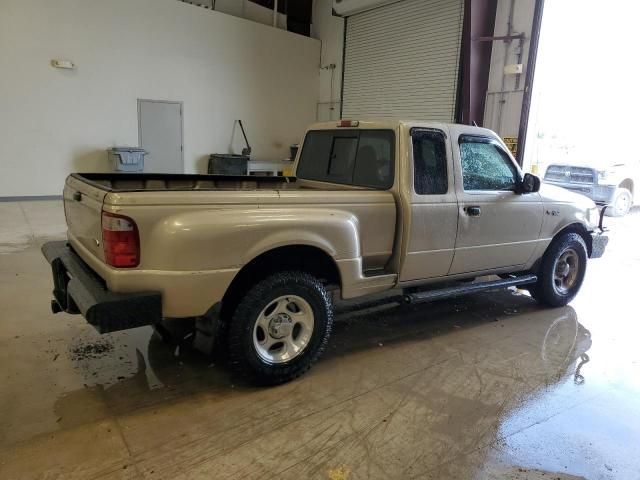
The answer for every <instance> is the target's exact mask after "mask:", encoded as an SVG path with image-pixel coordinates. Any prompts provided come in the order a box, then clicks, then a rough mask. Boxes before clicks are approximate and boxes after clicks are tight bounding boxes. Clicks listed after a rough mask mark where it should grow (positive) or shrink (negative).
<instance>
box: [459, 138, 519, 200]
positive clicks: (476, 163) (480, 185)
mask: <svg viewBox="0 0 640 480" xmlns="http://www.w3.org/2000/svg"><path fill="white" fill-rule="evenodd" d="M459 143H460V159H461V162H462V182H463V185H464V189H465V190H515V188H516V185H517V182H518V170H517V169H516V167H515V165H514V164H513V162H512V161H511V158H510V157H509V155H507V153H506V152H505V151H504V150H503V149H502V148H501V147H500V146H499V145H498V144H497V143H496V142H495V141H493V140H491V139H487V138H478V137H470V136H462V137H460V142H459Z"/></svg>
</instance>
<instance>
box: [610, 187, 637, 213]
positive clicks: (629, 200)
mask: <svg viewBox="0 0 640 480" xmlns="http://www.w3.org/2000/svg"><path fill="white" fill-rule="evenodd" d="M632 205H633V196H632V195H631V192H630V191H629V190H627V189H626V188H618V189H616V193H615V195H614V196H613V202H612V203H611V205H610V206H609V207H608V208H607V209H606V210H605V211H604V213H605V215H608V216H610V217H624V216H625V215H626V214H627V213H629V210H631V206H632Z"/></svg>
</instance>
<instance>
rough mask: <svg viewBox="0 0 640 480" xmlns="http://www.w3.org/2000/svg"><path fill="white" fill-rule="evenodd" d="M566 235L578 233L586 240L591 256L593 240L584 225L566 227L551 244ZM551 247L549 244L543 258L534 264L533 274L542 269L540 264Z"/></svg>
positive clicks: (573, 224)
mask: <svg viewBox="0 0 640 480" xmlns="http://www.w3.org/2000/svg"><path fill="white" fill-rule="evenodd" d="M565 233H577V234H578V235H580V236H581V237H582V239H583V240H584V243H585V245H586V246H587V256H588V257H590V256H591V250H592V248H593V244H592V239H591V235H590V234H589V232H588V231H587V229H586V228H585V226H584V225H582V224H581V223H572V224H571V225H567V226H566V227H564V228H563V229H562V230H560V231H559V232H558V233H556V234H555V235H554V236H553V239H552V240H551V242H553V240H555V239H556V238H558V237H559V236H560V235H564V234H565ZM550 246H551V243H549V246H548V247H547V249H546V250H545V251H544V253H543V254H542V256H541V257H540V258H539V259H538V260H536V261H535V263H534V264H533V267H531V271H532V272H534V273H535V272H537V271H538V269H539V268H540V264H541V263H542V258H543V257H544V256H545V255H546V254H547V250H549V247H550Z"/></svg>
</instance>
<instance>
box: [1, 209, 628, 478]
mask: <svg viewBox="0 0 640 480" xmlns="http://www.w3.org/2000/svg"><path fill="white" fill-rule="evenodd" d="M608 223H609V225H610V226H611V227H612V230H613V232H612V240H611V244H610V248H609V250H608V252H607V254H606V257H605V258H604V259H601V260H595V261H593V262H591V263H590V265H589V271H588V273H587V280H586V282H585V285H584V286H583V290H582V292H581V293H580V295H579V296H578V298H577V299H576V300H575V301H574V302H573V303H572V304H571V306H568V307H565V308H559V309H551V310H549V309H542V308H540V307H539V306H537V305H536V304H535V303H534V302H533V301H532V300H531V299H530V298H529V297H528V296H527V295H525V294H523V293H518V292H516V291H504V292H500V293H490V294H484V295H475V296H471V297H467V298H464V299H460V300H450V301H442V302H438V303H435V304H431V305H422V306H398V305H395V304H387V305H377V306H374V307H372V308H369V309H368V310H365V311H363V312H354V311H352V310H350V309H348V308H342V309H341V313H340V314H339V315H338V321H337V324H336V326H335V333H334V335H333V337H332V341H331V344H330V348H329V350H328V352H327V354H326V355H325V356H324V358H323V359H322V360H321V361H320V362H319V363H318V364H317V365H316V366H315V367H314V368H313V369H312V370H311V371H310V372H309V373H308V374H307V375H305V376H304V377H303V378H301V379H300V380H298V381H295V382H293V383H290V384H287V385H283V386H280V387H276V388H270V389H257V388H252V387H249V386H246V385H243V384H239V383H234V382H235V380H234V379H233V378H230V376H229V375H228V373H227V371H226V370H225V369H224V368H223V367H222V366H219V365H217V364H216V363H212V361H211V360H210V359H208V358H205V357H204V356H202V355H200V354H198V353H197V352H194V351H190V350H187V349H184V348H183V349H175V350H174V349H172V348H170V347H167V346H166V345H163V344H161V343H160V342H159V341H157V340H155V337H153V336H152V332H151V329H150V328H139V329H136V330H130V331H127V332H121V333H116V334H112V335H105V336H100V335H98V334H97V333H96V332H95V331H94V330H93V329H92V328H91V327H89V326H87V325H86V324H85V322H84V321H83V319H82V318H81V317H78V316H69V315H66V314H59V315H56V316H54V315H52V314H51V313H50V311H49V299H50V293H49V292H50V290H51V278H50V273H49V268H48V265H47V264H46V262H45V261H44V260H43V258H42V257H41V255H40V252H39V248H38V247H39V244H41V243H42V242H43V241H44V239H46V238H56V237H60V236H62V235H63V232H64V215H63V213H62V210H61V206H60V204H59V202H24V203H0V306H1V307H2V317H1V321H0V365H1V366H2V367H1V370H0V478H2V479H13V478H20V479H22V478H47V479H49V478H65V479H68V478H79V479H93V478H101V479H103V478H105V479H106V478H109V479H111V478H203V479H214V478H215V479H218V478H271V477H279V478H292V479H299V478H327V479H332V480H338V479H362V478H384V479H389V478H403V479H404V478H427V479H447V478H456V479H464V478H482V479H486V478H489V479H494V478H495V479H498V478H510V479H525V478H526V479H549V478H551V479H568V478H581V477H585V478H589V479H599V478H616V479H637V478H640V457H639V456H638V453H639V450H638V446H639V445H640V361H639V360H638V356H637V353H636V352H637V348H638V343H637V338H638V333H640V328H639V327H638V305H639V302H640V301H639V300H638V297H636V295H637V294H638V293H637V287H636V285H637V273H638V267H639V265H640V251H639V250H638V248H637V239H638V234H640V212H634V214H632V215H629V216H628V217H626V218H624V219H615V220H614V219H611V220H609V221H608Z"/></svg>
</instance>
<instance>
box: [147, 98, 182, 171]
mask: <svg viewBox="0 0 640 480" xmlns="http://www.w3.org/2000/svg"><path fill="white" fill-rule="evenodd" d="M138 127H139V133H138V135H139V140H140V146H141V147H142V148H144V149H145V150H146V151H147V152H148V155H147V156H146V157H145V159H144V171H145V172H149V173H184V161H183V156H182V150H183V147H182V103H181V102H165V101H159V100H138Z"/></svg>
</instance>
